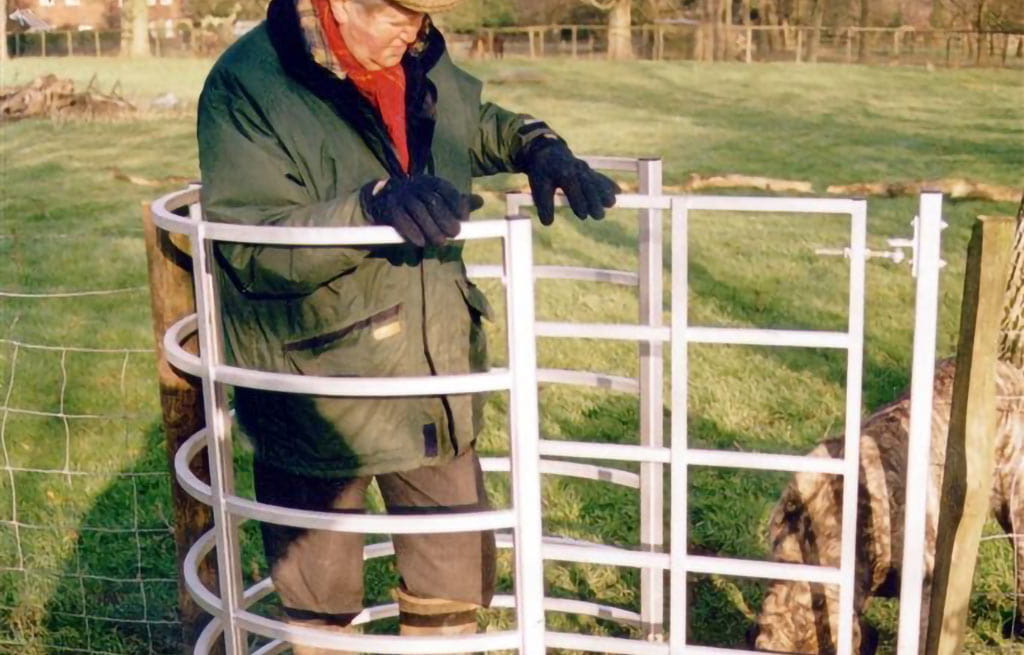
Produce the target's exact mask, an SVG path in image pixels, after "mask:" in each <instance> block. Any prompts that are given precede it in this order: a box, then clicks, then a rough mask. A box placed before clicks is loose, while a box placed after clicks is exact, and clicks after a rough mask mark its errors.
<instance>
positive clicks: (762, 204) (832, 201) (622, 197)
mask: <svg viewBox="0 0 1024 655" xmlns="http://www.w3.org/2000/svg"><path fill="white" fill-rule="evenodd" d="M508 199H509V203H510V204H509V206H510V207H512V208H513V211H514V213H515V212H517V210H518V209H519V208H521V207H531V206H533V199H532V197H531V196H530V194H528V193H512V194H509V195H508ZM673 200H681V201H683V202H685V203H686V206H687V208H688V209H690V210H698V211H728V212H760V213H765V214H770V213H791V214H842V215H851V214H853V212H854V211H855V210H856V207H857V206H858V205H859V204H860V203H863V201H862V200H854V199H850V198H780V197H775V196H705V195H690V194H665V195H657V196H648V195H643V194H634V193H620V194H619V195H617V196H615V207H616V208H617V209H669V208H670V206H671V204H672V201H673ZM566 204H567V203H566V200H565V196H564V195H563V194H561V193H558V194H555V205H557V206H559V207H564V206H566Z"/></svg>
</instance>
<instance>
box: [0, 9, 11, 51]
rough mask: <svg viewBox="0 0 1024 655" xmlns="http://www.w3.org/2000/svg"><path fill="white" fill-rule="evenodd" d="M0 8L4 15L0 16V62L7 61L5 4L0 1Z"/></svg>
mask: <svg viewBox="0 0 1024 655" xmlns="http://www.w3.org/2000/svg"><path fill="white" fill-rule="evenodd" d="M0 8H3V10H4V15H3V16H0V61H7V14H8V13H9V12H8V11H7V2H6V0H0Z"/></svg>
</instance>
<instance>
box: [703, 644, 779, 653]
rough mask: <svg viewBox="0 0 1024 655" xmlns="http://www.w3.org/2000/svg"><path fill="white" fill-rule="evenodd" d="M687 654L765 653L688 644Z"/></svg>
mask: <svg viewBox="0 0 1024 655" xmlns="http://www.w3.org/2000/svg"><path fill="white" fill-rule="evenodd" d="M686 655H764V653H763V652H762V651H756V650H736V649H735V648H717V647H715V646H690V645H689V644H687V646H686Z"/></svg>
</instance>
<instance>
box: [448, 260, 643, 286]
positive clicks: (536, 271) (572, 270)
mask: <svg viewBox="0 0 1024 655" xmlns="http://www.w3.org/2000/svg"><path fill="white" fill-rule="evenodd" d="M466 274H467V275H468V276H469V277H471V278H474V279H482V278H491V279H496V278H503V277H504V275H505V271H504V269H503V268H502V267H501V266H499V265H497V264H470V265H468V266H466ZM533 277H534V279H535V280H577V281H579V282H607V283H609V284H621V285H623V286H634V287H635V286H636V285H637V284H638V282H637V275H636V273H632V272H630V271H613V270H609V269H604V268H584V267H580V266H534V267H533Z"/></svg>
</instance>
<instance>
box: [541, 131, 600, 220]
mask: <svg viewBox="0 0 1024 655" xmlns="http://www.w3.org/2000/svg"><path fill="white" fill-rule="evenodd" d="M527 148H528V149H527V152H526V154H525V156H524V157H523V158H522V166H521V168H522V169H523V172H525V173H526V177H527V178H528V179H529V181H530V192H531V193H532V194H533V204H534V205H535V206H536V207H537V216H539V217H540V222H541V223H543V224H544V225H551V223H552V222H553V221H554V220H555V189H561V190H562V191H563V192H564V193H565V197H566V198H567V199H568V201H569V206H570V207H571V208H572V211H573V213H575V214H576V216H578V217H579V218H581V219H584V218H586V217H587V216H593V217H594V218H596V219H601V218H604V210H605V208H606V207H611V206H613V205H614V204H615V194H617V193H620V190H619V185H617V184H615V182H614V181H612V180H611V179H610V178H608V177H606V176H604V175H602V174H600V173H598V172H596V171H595V170H593V169H592V168H590V166H588V165H587V163H586V162H585V161H583V160H582V159H578V158H577V157H576V156H575V155H573V154H572V151H571V150H569V146H567V145H566V144H565V142H564V141H562V140H561V139H547V138H539V139H537V140H535V141H533V142H532V143H530V144H529V146H527Z"/></svg>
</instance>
